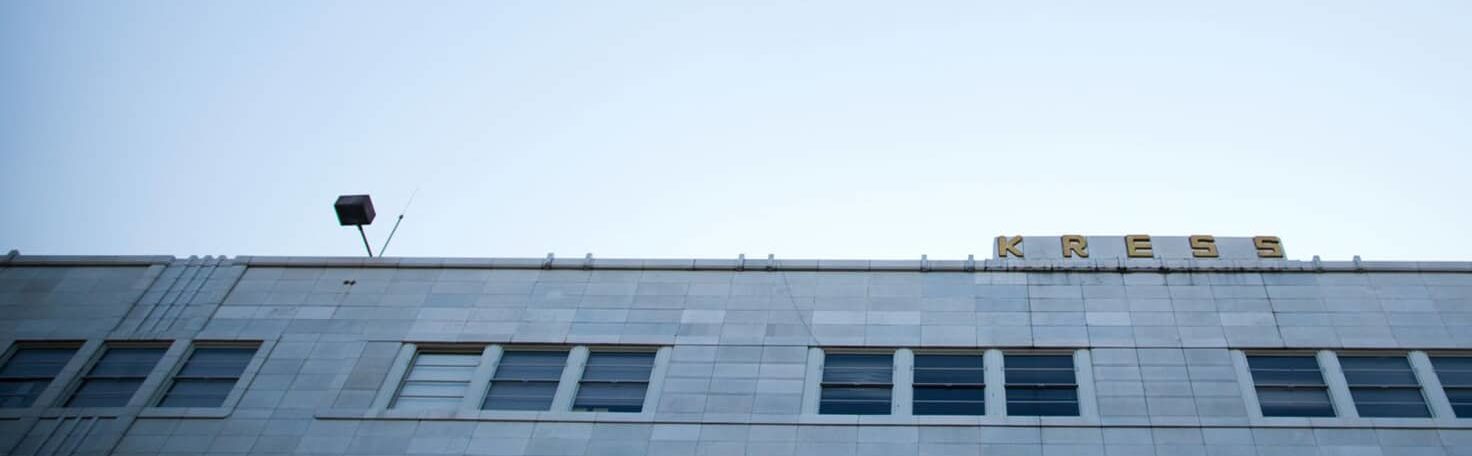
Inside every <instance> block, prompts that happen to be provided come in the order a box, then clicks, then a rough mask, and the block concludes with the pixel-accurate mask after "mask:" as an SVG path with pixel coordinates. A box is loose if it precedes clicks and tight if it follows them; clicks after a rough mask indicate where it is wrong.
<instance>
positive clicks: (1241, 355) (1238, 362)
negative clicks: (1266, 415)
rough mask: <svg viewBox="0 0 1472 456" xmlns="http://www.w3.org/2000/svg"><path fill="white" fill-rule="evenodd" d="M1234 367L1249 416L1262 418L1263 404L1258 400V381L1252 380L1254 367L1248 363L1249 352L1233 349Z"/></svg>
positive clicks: (1254, 418)
mask: <svg viewBox="0 0 1472 456" xmlns="http://www.w3.org/2000/svg"><path fill="white" fill-rule="evenodd" d="M1231 353H1232V369H1233V370H1235V371H1237V387H1238V389H1239V390H1240V391H1242V403H1243V404H1244V405H1246V406H1247V417H1248V418H1249V419H1253V420H1257V419H1261V418H1262V404H1261V403H1259V402H1258V401H1257V383H1256V382H1255V381H1253V380H1252V367H1251V366H1250V365H1248V364H1247V353H1245V352H1243V351H1242V350H1232V351H1231Z"/></svg>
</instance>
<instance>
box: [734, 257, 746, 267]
mask: <svg viewBox="0 0 1472 456" xmlns="http://www.w3.org/2000/svg"><path fill="white" fill-rule="evenodd" d="M736 270H737V271H745V270H746V254H745V253H742V254H739V255H736Z"/></svg>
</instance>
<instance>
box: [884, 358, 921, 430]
mask: <svg viewBox="0 0 1472 456" xmlns="http://www.w3.org/2000/svg"><path fill="white" fill-rule="evenodd" d="M892 381H893V382H894V389H893V391H894V394H892V395H891V397H890V401H891V403H890V408H889V410H890V413H893V414H894V415H895V416H911V415H914V414H915V351H914V350H910V349H908V348H901V349H898V350H895V351H894V375H893V380H892Z"/></svg>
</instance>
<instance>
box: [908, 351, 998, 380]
mask: <svg viewBox="0 0 1472 456" xmlns="http://www.w3.org/2000/svg"><path fill="white" fill-rule="evenodd" d="M981 363H982V358H981V356H979V355H918V356H916V357H915V383H916V384H925V383H938V384H951V385H960V384H966V385H980V384H982V383H984V382H985V374H984V372H983V370H982V364H981Z"/></svg>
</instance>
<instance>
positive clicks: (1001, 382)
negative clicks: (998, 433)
mask: <svg viewBox="0 0 1472 456" xmlns="http://www.w3.org/2000/svg"><path fill="white" fill-rule="evenodd" d="M1004 358H1005V356H1004V355H1003V354H1002V351H1001V350H998V349H995V348H993V349H990V350H987V351H986V353H985V354H983V355H982V358H981V362H982V368H983V369H984V371H983V373H982V375H983V378H985V380H986V385H985V386H984V388H985V390H984V392H983V394H985V395H986V416H990V417H997V418H1000V417H1003V416H1006V415H1007V365H1006V364H1005V362H1004Z"/></svg>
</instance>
